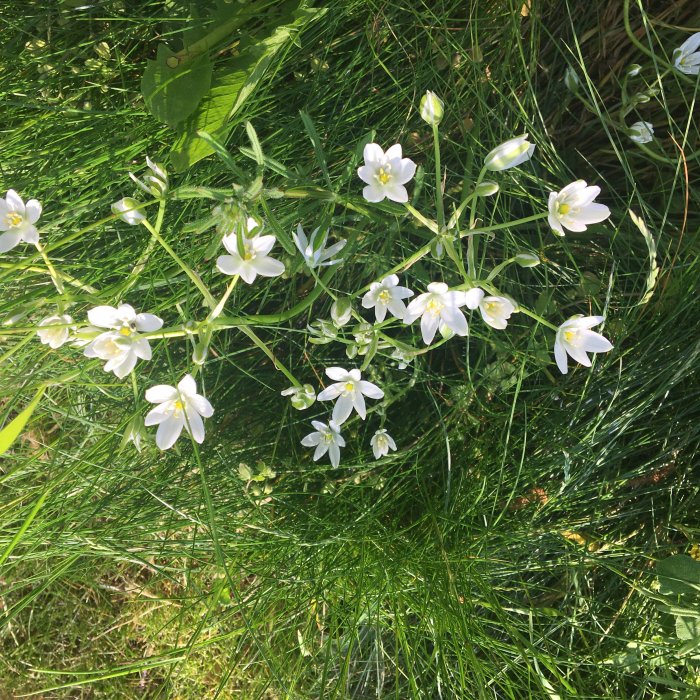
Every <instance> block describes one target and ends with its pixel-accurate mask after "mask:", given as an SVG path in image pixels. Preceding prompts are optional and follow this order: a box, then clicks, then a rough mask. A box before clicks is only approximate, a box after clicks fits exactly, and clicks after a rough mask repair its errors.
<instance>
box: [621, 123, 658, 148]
mask: <svg viewBox="0 0 700 700" xmlns="http://www.w3.org/2000/svg"><path fill="white" fill-rule="evenodd" d="M627 135H628V136H629V137H630V138H631V139H632V141H634V142H635V143H649V142H650V141H653V140H654V127H653V126H652V124H650V123H649V122H635V123H634V124H632V126H630V128H629V129H628V130H627Z"/></svg>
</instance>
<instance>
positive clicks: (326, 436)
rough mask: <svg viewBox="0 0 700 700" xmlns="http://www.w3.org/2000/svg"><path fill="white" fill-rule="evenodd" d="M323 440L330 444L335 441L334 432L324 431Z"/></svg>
mask: <svg viewBox="0 0 700 700" xmlns="http://www.w3.org/2000/svg"><path fill="white" fill-rule="evenodd" d="M323 442H325V443H326V444H327V445H330V444H331V443H332V442H333V433H332V432H331V431H330V430H329V431H328V432H327V433H323Z"/></svg>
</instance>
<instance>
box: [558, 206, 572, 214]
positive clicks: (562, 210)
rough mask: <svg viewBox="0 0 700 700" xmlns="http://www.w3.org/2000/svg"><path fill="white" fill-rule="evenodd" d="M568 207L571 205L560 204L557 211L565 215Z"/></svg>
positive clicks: (568, 209)
mask: <svg viewBox="0 0 700 700" xmlns="http://www.w3.org/2000/svg"><path fill="white" fill-rule="evenodd" d="M570 209H571V206H570V205H568V204H566V203H564V204H560V205H559V207H558V211H559V213H560V214H561V215H562V216H566V215H567V214H568V213H569V211H570Z"/></svg>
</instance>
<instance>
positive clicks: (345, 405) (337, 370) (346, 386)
mask: <svg viewBox="0 0 700 700" xmlns="http://www.w3.org/2000/svg"><path fill="white" fill-rule="evenodd" d="M326 375H328V377H329V378H330V379H332V380H333V381H334V382H335V383H334V384H331V385H330V386H328V387H326V388H325V389H324V390H323V391H322V392H321V393H320V394H319V395H318V400H319V401H332V400H334V399H337V401H336V402H335V406H333V421H334V422H335V423H337V424H338V425H341V424H342V423H344V422H345V421H346V420H347V419H348V417H349V416H350V414H351V413H352V409H353V408H354V409H355V410H356V411H357V414H358V415H359V416H360V418H362V420H364V419H365V416H366V415H367V410H366V408H365V398H364V397H365V396H367V397H368V398H370V399H381V398H383V397H384V392H383V391H382V390H381V389H380V388H379V387H378V386H377V385H376V384H372V382H367V381H364V380H363V379H362V375H361V374H360V370H359V369H351V370H350V371H349V372H348V370H346V369H343V368H342V367H329V368H328V369H327V370H326Z"/></svg>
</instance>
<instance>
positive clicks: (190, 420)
mask: <svg viewBox="0 0 700 700" xmlns="http://www.w3.org/2000/svg"><path fill="white" fill-rule="evenodd" d="M185 429H186V430H187V432H188V433H189V434H190V435H191V436H192V437H193V439H194V441H195V442H197V443H199V444H200V445H201V444H202V443H203V442H204V421H203V420H202V417H201V416H200V415H199V413H197V412H196V411H187V420H186V422H185Z"/></svg>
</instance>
